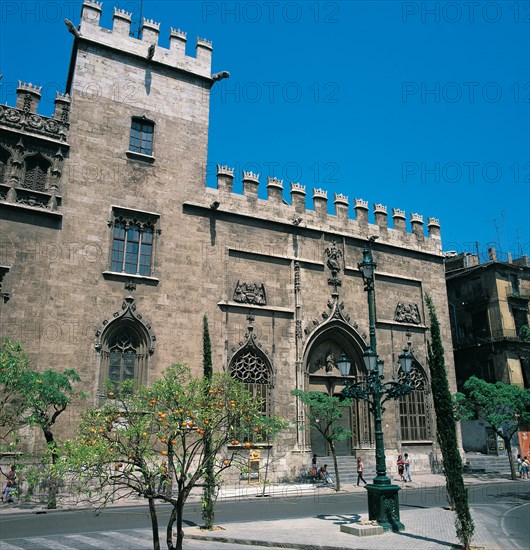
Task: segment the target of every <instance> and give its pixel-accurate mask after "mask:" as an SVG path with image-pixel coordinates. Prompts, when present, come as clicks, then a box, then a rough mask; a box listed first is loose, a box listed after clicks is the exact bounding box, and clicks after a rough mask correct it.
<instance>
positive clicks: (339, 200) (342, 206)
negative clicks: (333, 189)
mask: <svg viewBox="0 0 530 550" xmlns="http://www.w3.org/2000/svg"><path fill="white" fill-rule="evenodd" d="M333 204H334V205H335V216H337V218H338V219H339V220H347V219H348V208H349V205H350V204H349V202H348V197H347V196H346V195H343V194H342V193H335V200H334V201H333Z"/></svg>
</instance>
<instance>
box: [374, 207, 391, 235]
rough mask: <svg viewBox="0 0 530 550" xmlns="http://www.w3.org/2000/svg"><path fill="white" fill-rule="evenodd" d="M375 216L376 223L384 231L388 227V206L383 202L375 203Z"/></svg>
mask: <svg viewBox="0 0 530 550" xmlns="http://www.w3.org/2000/svg"><path fill="white" fill-rule="evenodd" d="M374 217H375V223H376V224H377V225H378V226H379V228H380V229H381V230H382V231H386V230H387V229H388V212H387V208H386V206H384V205H383V204H374Z"/></svg>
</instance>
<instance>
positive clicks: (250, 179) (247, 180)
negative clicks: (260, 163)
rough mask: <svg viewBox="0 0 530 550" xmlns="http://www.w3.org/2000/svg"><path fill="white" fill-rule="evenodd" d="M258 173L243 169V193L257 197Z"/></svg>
mask: <svg viewBox="0 0 530 550" xmlns="http://www.w3.org/2000/svg"><path fill="white" fill-rule="evenodd" d="M258 188H259V174H255V173H254V172H246V171H245V170H243V193H244V194H245V195H247V196H249V197H252V198H254V199H257V198H258Z"/></svg>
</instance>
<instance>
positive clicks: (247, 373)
mask: <svg viewBox="0 0 530 550" xmlns="http://www.w3.org/2000/svg"><path fill="white" fill-rule="evenodd" d="M230 375H231V376H232V378H235V379H236V380H239V381H240V382H242V383H243V384H244V386H245V388H246V389H247V390H248V391H249V392H250V393H251V394H252V396H253V397H254V398H259V399H260V400H261V414H262V415H263V416H269V415H270V414H271V389H272V369H271V367H270V365H269V364H268V362H266V361H265V360H264V358H262V357H261V356H260V355H259V354H257V353H256V352H255V351H254V350H253V349H251V348H244V349H242V350H241V351H240V352H239V353H238V354H237V355H236V356H235V357H234V359H233V360H232V362H231V366H230ZM258 435H259V434H258ZM239 439H240V440H241V441H243V440H244V441H252V440H253V439H259V437H256V434H254V433H247V432H246V431H245V427H243V428H242V430H241V433H240V435H239Z"/></svg>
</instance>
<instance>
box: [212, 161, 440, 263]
mask: <svg viewBox="0 0 530 550" xmlns="http://www.w3.org/2000/svg"><path fill="white" fill-rule="evenodd" d="M259 178H260V175H259V174H256V173H254V172H252V171H246V170H242V184H243V185H242V186H243V194H239V193H235V192H234V191H233V189H234V169H233V168H230V167H228V166H222V165H219V164H218V165H217V191H215V192H216V193H218V195H217V196H218V199H216V200H219V201H220V202H219V205H220V206H219V208H221V210H225V211H232V210H233V211H234V212H238V213H240V214H243V215H246V216H257V217H263V218H264V219H271V220H274V221H278V222H282V221H283V222H284V223H288V224H290V225H293V226H302V227H312V228H314V229H317V230H324V231H330V232H333V231H337V232H339V233H340V232H345V234H348V235H351V236H358V237H359V238H361V239H366V238H367V236H368V235H378V236H379V238H380V240H379V241H378V242H385V241H386V242H388V243H390V244H392V245H394V246H406V247H413V248H417V249H418V250H425V251H428V252H429V253H435V254H440V253H441V236H440V221H439V220H438V219H437V218H428V224H427V228H428V234H427V235H425V234H424V221H423V216H422V215H421V214H417V213H410V214H409V218H410V230H407V217H406V213H405V210H402V209H401V208H392V220H391V221H389V208H388V207H387V206H386V205H384V204H381V203H373V204H372V206H373V209H372V211H371V212H370V208H369V204H368V201H367V200H364V199H361V198H354V199H353V208H354V211H355V216H354V217H351V218H350V215H349V206H350V201H349V198H348V196H347V195H344V194H342V193H334V195H333V204H334V213H331V212H328V191H327V190H326V189H322V188H317V187H315V188H313V190H312V200H313V209H312V210H310V209H308V208H307V204H306V202H307V190H306V186H305V185H303V184H302V183H300V182H290V184H289V186H290V190H289V194H290V195H291V201H290V204H289V203H288V202H287V201H286V200H285V199H284V198H283V191H284V188H283V180H281V179H278V178H276V177H267V186H266V187H267V196H266V198H260V197H259V196H258V190H259V184H260V181H259ZM212 192H214V191H213V190H212ZM210 201H211V199H210ZM209 204H211V203H209ZM273 206H274V209H272V207H273ZM278 206H279V208H278ZM371 216H373V220H374V221H373V222H372V221H370V219H371Z"/></svg>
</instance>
